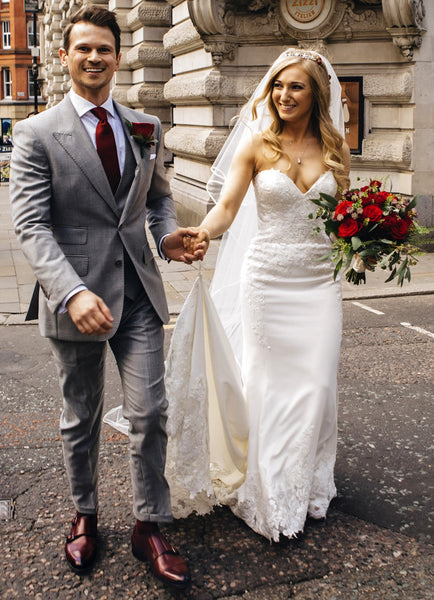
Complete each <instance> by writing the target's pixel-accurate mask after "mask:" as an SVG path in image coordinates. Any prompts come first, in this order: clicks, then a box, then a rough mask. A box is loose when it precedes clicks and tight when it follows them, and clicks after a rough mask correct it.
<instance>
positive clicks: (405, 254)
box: [309, 180, 422, 286]
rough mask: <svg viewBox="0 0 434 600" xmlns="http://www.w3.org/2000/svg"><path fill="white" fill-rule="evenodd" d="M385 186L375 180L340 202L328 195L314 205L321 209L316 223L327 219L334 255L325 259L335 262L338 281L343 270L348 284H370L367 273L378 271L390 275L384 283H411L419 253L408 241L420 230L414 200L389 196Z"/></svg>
mask: <svg viewBox="0 0 434 600" xmlns="http://www.w3.org/2000/svg"><path fill="white" fill-rule="evenodd" d="M381 185H382V184H381V181H376V180H372V181H371V182H370V183H369V185H366V186H364V187H361V188H360V189H351V190H347V191H345V192H343V193H342V196H341V199H340V200H339V201H338V200H336V199H335V198H333V196H329V195H328V194H320V198H317V199H313V200H312V202H314V203H315V204H316V205H317V206H319V209H318V211H317V214H316V216H315V218H317V219H322V220H323V229H324V230H325V232H326V233H327V234H328V235H329V236H330V239H331V240H332V249H331V252H330V253H329V254H327V256H325V257H324V259H326V258H330V257H331V258H332V260H333V261H334V262H335V264H336V266H335V271H334V278H336V275H337V274H338V272H339V271H340V270H341V269H342V268H344V270H345V278H346V280H347V281H349V282H352V283H354V284H356V285H358V284H359V283H361V282H363V283H366V276H365V270H366V269H367V270H370V271H374V270H375V268H376V267H379V268H381V269H388V270H389V271H391V273H390V275H389V277H388V278H387V279H386V282H388V281H391V280H392V279H394V278H395V277H397V278H398V284H399V285H401V286H402V284H403V283H404V280H405V279H407V280H408V281H410V279H411V273H410V267H411V266H413V265H415V264H416V263H417V258H416V257H415V256H414V255H415V253H417V252H420V250H419V248H417V247H416V246H414V245H413V244H411V243H410V237H411V234H412V233H414V232H416V231H421V230H422V228H420V227H419V226H418V224H417V223H416V221H415V217H416V210H415V206H416V198H413V199H409V198H406V197H405V196H402V195H400V194H395V193H393V192H386V191H384V190H382V189H381ZM309 218H311V219H313V218H314V215H313V214H310V215H309ZM315 231H321V228H320V227H315Z"/></svg>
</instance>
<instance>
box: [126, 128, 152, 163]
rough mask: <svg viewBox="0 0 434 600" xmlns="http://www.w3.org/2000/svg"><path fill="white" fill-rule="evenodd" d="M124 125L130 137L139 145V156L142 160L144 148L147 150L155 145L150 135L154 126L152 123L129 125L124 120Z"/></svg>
mask: <svg viewBox="0 0 434 600" xmlns="http://www.w3.org/2000/svg"><path fill="white" fill-rule="evenodd" d="M125 123H126V126H127V127H128V130H129V132H130V135H131V137H132V138H133V139H134V141H136V142H137V143H138V144H139V146H140V155H141V157H142V158H143V156H144V154H145V148H149V147H150V146H151V145H152V144H155V138H154V136H153V135H152V134H153V133H154V125H153V124H152V123H131V121H128V119H125Z"/></svg>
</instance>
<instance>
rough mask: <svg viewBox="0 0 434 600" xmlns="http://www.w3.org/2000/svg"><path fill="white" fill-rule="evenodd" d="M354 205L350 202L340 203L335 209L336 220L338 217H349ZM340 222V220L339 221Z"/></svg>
mask: <svg viewBox="0 0 434 600" xmlns="http://www.w3.org/2000/svg"><path fill="white" fill-rule="evenodd" d="M352 206H353V203H352V202H349V201H348V200H343V201H342V202H339V204H338V205H337V207H336V209H335V214H334V217H333V218H334V219H335V220H336V219H337V216H338V215H342V216H344V217H346V216H347V215H348V211H347V209H348V208H350V209H351V208H352ZM337 220H339V219H337Z"/></svg>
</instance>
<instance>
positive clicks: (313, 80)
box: [252, 55, 350, 190]
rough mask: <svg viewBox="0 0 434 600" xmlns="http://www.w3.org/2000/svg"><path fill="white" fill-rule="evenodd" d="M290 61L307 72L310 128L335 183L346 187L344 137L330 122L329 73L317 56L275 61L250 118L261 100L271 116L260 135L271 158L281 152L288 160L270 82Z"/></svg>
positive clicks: (274, 158) (255, 112)
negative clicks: (311, 104) (310, 98)
mask: <svg viewBox="0 0 434 600" xmlns="http://www.w3.org/2000/svg"><path fill="white" fill-rule="evenodd" d="M313 56H315V55H313ZM292 65H300V66H301V68H302V69H303V70H304V71H305V72H306V74H307V75H308V76H309V79H310V85H311V89H312V96H313V109H312V116H311V120H312V132H313V135H314V136H315V137H316V138H317V140H318V141H319V144H320V146H321V151H322V157H323V162H324V165H325V167H326V168H327V169H329V170H331V171H333V172H334V176H335V179H336V182H337V184H338V186H339V187H340V188H341V189H342V190H344V189H346V188H348V186H349V183H350V180H349V177H348V176H347V174H346V170H345V166H344V162H343V150H342V145H343V142H344V138H343V137H342V136H341V135H340V133H339V132H338V131H337V130H336V129H335V127H334V126H333V122H332V119H331V117H330V114H329V106H330V83H329V76H328V73H327V70H326V68H325V66H324V65H323V64H322V62H321V58H320V57H318V58H317V59H316V60H315V59H313V58H303V57H302V56H291V55H289V56H288V57H286V58H284V59H283V60H279V61H278V62H276V65H275V69H274V70H273V69H272V70H271V71H270V76H269V80H268V81H267V83H266V85H265V89H264V91H263V93H262V94H261V95H260V96H259V97H258V98H256V99H255V101H254V102H253V105H252V116H253V119H256V118H257V111H256V107H257V106H258V104H260V103H261V102H263V101H264V100H265V101H266V102H267V106H268V110H269V112H270V115H271V117H272V123H271V125H270V127H269V129H266V130H265V131H263V132H262V138H263V140H264V141H265V143H266V145H267V146H268V149H269V150H270V158H271V161H272V162H277V161H278V160H279V158H280V157H281V156H285V158H287V159H288V160H289V157H288V156H287V155H286V154H285V152H284V151H283V149H282V144H281V140H280V137H279V136H280V134H281V133H282V130H283V125H284V123H283V121H282V120H281V119H280V117H279V113H278V112H277V109H276V106H275V105H274V102H273V99H272V93H273V88H274V82H275V81H276V79H277V78H278V76H279V75H280V73H281V72H282V71H283V70H285V69H286V68H287V67H290V66H292ZM267 157H268V153H267Z"/></svg>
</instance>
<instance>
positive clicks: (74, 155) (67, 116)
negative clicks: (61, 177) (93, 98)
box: [53, 97, 117, 213]
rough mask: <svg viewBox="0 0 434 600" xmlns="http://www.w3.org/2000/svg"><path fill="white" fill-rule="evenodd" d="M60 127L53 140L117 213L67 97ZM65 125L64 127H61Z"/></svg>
mask: <svg viewBox="0 0 434 600" xmlns="http://www.w3.org/2000/svg"><path fill="white" fill-rule="evenodd" d="M60 108H61V111H62V119H61V122H62V127H61V128H60V127H59V128H58V129H57V131H54V132H53V137H54V139H55V140H56V141H57V142H58V143H59V144H60V145H61V147H62V148H63V149H64V150H65V152H67V153H68V155H69V156H70V157H71V159H72V160H73V161H74V162H75V163H76V165H77V166H78V167H79V168H80V169H81V171H82V172H83V175H84V176H85V177H86V178H87V179H88V181H89V183H90V184H91V185H92V186H93V188H94V189H95V191H96V192H97V193H98V194H99V195H100V196H101V197H102V198H103V200H104V201H105V202H106V203H107V204H108V205H109V206H110V208H111V209H112V210H113V211H114V212H115V213H117V206H116V202H115V199H114V197H113V193H112V190H111V188H110V184H109V182H108V180H107V177H106V175H105V172H104V167H103V166H102V163H101V160H100V158H99V156H98V154H97V152H96V150H95V147H94V145H93V144H92V141H91V139H90V138H89V135H88V133H87V131H86V129H85V127H84V125H83V123H82V122H81V119H80V117H79V116H78V115H77V113H76V111H75V109H74V107H73V106H72V104H71V102H70V100H69V98H68V97H66V98H65V100H64V101H63V102H62V106H61V107H60V105H59V109H60ZM63 124H65V126H63Z"/></svg>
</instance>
